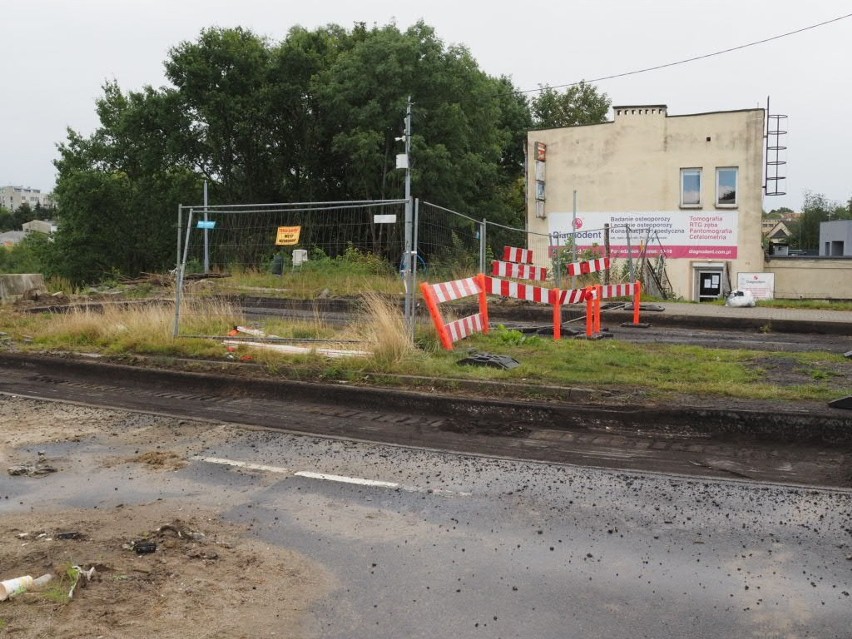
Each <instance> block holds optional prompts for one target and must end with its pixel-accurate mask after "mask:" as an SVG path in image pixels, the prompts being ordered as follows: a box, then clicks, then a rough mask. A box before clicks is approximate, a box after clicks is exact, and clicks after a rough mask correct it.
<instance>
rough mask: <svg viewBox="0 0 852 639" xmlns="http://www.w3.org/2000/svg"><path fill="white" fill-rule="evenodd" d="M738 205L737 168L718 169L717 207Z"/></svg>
mask: <svg viewBox="0 0 852 639" xmlns="http://www.w3.org/2000/svg"><path fill="white" fill-rule="evenodd" d="M736 205H737V167H728V168H723V169H716V206H736Z"/></svg>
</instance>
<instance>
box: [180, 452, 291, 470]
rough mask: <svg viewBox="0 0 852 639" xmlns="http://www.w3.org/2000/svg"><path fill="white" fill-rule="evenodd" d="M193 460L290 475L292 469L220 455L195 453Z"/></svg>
mask: <svg viewBox="0 0 852 639" xmlns="http://www.w3.org/2000/svg"><path fill="white" fill-rule="evenodd" d="M192 459H193V460H194V461H203V462H207V463H208V464H219V465H220V466H234V467H236V468H245V469H246V470H261V471H263V472H266V473H280V474H282V475H292V474H293V471H291V470H288V469H286V468H282V467H281V466H267V465H266V464H251V463H249V462H244V461H237V460H236V459H224V458H222V457H201V456H198V455H196V456H195V457H193V458H192Z"/></svg>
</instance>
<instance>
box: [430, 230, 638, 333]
mask: <svg viewBox="0 0 852 639" xmlns="http://www.w3.org/2000/svg"><path fill="white" fill-rule="evenodd" d="M532 260H533V253H532V251H530V250H527V249H521V248H515V247H511V246H506V247H504V249H503V261H498V260H495V261H494V262H493V273H492V274H493V275H497V276H501V277H511V278H515V279H526V280H536V281H543V280H546V279H547V269H546V268H543V267H537V266H532V265H531V262H532ZM609 267H610V260H609V258H608V257H604V258H599V259H595V260H587V261H584V262H573V263H571V264H568V267H567V268H568V274H569V275H581V274H583V275H584V274H587V273H594V272H597V271H603V270H607V269H608V268H609ZM420 290H421V291H422V293H423V298H424V299H425V300H426V306H427V307H428V308H429V313H430V314H431V315H432V321H433V322H434V324H435V328H436V329H437V330H438V335H439V337H440V338H441V344H442V345H443V346H444V348H445V349H447V350H452V349H453V343H455V342H457V341H459V340H461V339H464V338H465V337H468V336H470V335H473V334H474V333H488V331H489V328H490V327H489V322H488V297H487V296H488V295H499V296H500V297H510V298H513V299H518V300H524V301H528V302H537V303H539V304H550V305H551V306H552V307H553V338H554V339H557V340H558V339H561V337H562V306H563V305H565V304H581V303H582V302H585V303H586V336H587V337H594V336H595V335H599V334H600V331H601V300H603V299H607V298H611V297H628V296H631V295H632V296H633V323H634V324H639V308H640V301H641V297H642V284H641V283H640V282H634V283H630V284H611V285H606V286H604V285H601V284H596V285H594V286H587V287H585V288H583V289H571V290H562V289H558V288H544V287H543V286H536V285H534V284H524V283H522V282H513V281H509V280H505V279H498V278H497V277H489V276H487V275H484V274H482V273H480V274H479V275H477V276H476V277H468V278H465V279H460V280H453V281H452V282H443V283H441V284H429V283H428V282H424V283H422V284H421V285H420ZM472 295H477V296H479V313H476V314H474V315H470V316H468V317H464V318H462V319H458V320H455V321H453V322H445V321H444V318H443V316H442V315H441V310H440V309H439V308H438V305H439V304H441V303H443V302H451V301H453V300H457V299H462V298H464V297H470V296H472Z"/></svg>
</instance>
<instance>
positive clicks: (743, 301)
mask: <svg viewBox="0 0 852 639" xmlns="http://www.w3.org/2000/svg"><path fill="white" fill-rule="evenodd" d="M756 304H757V302H755V300H754V295H752V293H751V291H731V292H730V293H729V294H728V298H727V300H725V306H733V307H736V308H743V307H746V306H749V307H751V306H755V305H756Z"/></svg>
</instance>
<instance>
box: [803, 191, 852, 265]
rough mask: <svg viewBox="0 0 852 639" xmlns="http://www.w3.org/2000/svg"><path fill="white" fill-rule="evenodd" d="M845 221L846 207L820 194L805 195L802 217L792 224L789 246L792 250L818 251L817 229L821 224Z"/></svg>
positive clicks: (808, 193)
mask: <svg viewBox="0 0 852 639" xmlns="http://www.w3.org/2000/svg"><path fill="white" fill-rule="evenodd" d="M839 219H847V209H846V207H844V206H842V205H840V204H838V203H837V202H832V201H831V200H829V199H828V198H826V197H825V195H823V194H822V193H812V192H810V191H808V192H806V193H805V199H804V203H803V204H802V215H801V216H799V219H798V221H796V222H795V223H794V224H792V228H791V229H790V231H791V232H792V233H793V236H792V238H791V242H790V245H791V246H792V247H793V248H796V249H800V250H806V251H814V250H817V249H819V227H820V224H821V223H822V222H828V221H831V220H839Z"/></svg>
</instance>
